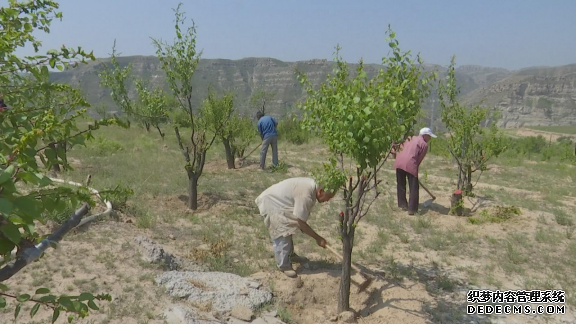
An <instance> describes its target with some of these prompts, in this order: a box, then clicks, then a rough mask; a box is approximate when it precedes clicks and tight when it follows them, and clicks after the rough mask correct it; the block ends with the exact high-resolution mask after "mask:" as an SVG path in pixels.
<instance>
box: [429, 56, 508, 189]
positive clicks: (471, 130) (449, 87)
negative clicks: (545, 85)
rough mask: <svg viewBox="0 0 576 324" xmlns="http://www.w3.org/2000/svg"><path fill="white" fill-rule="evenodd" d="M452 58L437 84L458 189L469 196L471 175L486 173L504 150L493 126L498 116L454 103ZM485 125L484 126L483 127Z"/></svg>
mask: <svg viewBox="0 0 576 324" xmlns="http://www.w3.org/2000/svg"><path fill="white" fill-rule="evenodd" d="M454 66H455V57H454V56H453V57H452V61H451V63H450V67H449V69H448V76H447V77H446V82H443V81H442V80H440V81H439V84H438V96H439V99H440V107H441V109H442V110H441V116H442V122H444V124H445V125H446V128H447V129H448V134H449V137H448V150H449V152H450V153H451V154H452V156H453V157H454V160H455V161H456V164H457V166H458V185H457V189H458V190H462V191H463V192H464V193H465V194H467V195H471V194H472V188H473V185H472V174H473V173H474V172H477V171H480V175H479V176H478V179H480V176H481V175H482V172H484V171H486V170H487V166H488V162H489V161H490V160H491V159H492V158H495V157H498V155H500V153H502V152H503V151H504V150H505V149H506V146H505V142H504V139H503V135H502V132H500V131H499V130H498V128H497V126H496V121H497V119H498V114H497V113H496V112H495V111H491V109H490V108H482V107H481V106H479V105H477V106H475V107H472V108H471V109H468V108H467V107H465V106H462V105H460V103H459V102H458V100H457V97H458V93H459V89H458V87H457V85H456V76H455V69H454ZM486 125H487V126H486Z"/></svg>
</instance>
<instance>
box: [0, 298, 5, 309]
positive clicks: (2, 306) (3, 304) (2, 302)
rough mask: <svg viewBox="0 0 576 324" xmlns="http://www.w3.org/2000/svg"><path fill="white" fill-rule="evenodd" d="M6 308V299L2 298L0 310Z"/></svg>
mask: <svg viewBox="0 0 576 324" xmlns="http://www.w3.org/2000/svg"><path fill="white" fill-rule="evenodd" d="M4 307H6V299H4V297H2V296H0V308H4Z"/></svg>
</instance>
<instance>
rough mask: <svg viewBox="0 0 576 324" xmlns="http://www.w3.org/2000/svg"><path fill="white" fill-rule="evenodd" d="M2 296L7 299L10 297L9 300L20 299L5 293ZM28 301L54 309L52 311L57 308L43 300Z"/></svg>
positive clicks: (31, 299)
mask: <svg viewBox="0 0 576 324" xmlns="http://www.w3.org/2000/svg"><path fill="white" fill-rule="evenodd" d="M0 296H6V297H9V298H14V299H18V296H14V295H10V294H5V293H0ZM27 301H29V302H35V303H37V304H42V305H44V306H48V307H50V308H52V309H55V308H56V306H54V305H50V304H48V303H46V302H43V301H41V300H38V299H34V298H30V299H28V300H27Z"/></svg>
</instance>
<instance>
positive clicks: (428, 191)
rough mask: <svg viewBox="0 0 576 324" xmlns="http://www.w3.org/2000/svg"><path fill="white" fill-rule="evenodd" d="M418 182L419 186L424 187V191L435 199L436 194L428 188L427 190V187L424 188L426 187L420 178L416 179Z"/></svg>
mask: <svg viewBox="0 0 576 324" xmlns="http://www.w3.org/2000/svg"><path fill="white" fill-rule="evenodd" d="M418 183H419V184H420V187H422V188H424V190H426V192H427V193H428V194H429V195H430V196H431V197H432V199H436V196H434V195H433V194H432V193H431V192H430V190H428V188H426V187H425V186H424V185H423V184H422V182H420V179H418Z"/></svg>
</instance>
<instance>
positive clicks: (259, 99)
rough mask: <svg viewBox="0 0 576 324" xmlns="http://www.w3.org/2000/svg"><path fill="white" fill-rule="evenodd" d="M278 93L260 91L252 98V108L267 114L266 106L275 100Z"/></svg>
mask: <svg viewBox="0 0 576 324" xmlns="http://www.w3.org/2000/svg"><path fill="white" fill-rule="evenodd" d="M274 97H276V91H265V90H258V91H256V92H254V93H253V94H252V96H251V97H250V107H257V109H258V110H257V111H259V112H261V113H262V114H266V104H267V103H270V101H272V100H274Z"/></svg>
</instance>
